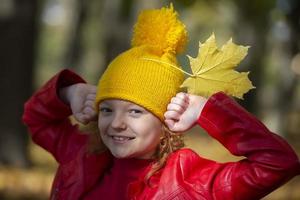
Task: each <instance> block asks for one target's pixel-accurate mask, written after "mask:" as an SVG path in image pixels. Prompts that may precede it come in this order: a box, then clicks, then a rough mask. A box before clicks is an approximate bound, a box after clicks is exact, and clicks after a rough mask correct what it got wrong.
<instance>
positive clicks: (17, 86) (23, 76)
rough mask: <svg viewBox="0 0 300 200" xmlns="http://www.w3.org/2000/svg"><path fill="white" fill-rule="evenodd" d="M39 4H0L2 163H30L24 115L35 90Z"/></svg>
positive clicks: (33, 0)
mask: <svg viewBox="0 0 300 200" xmlns="http://www.w3.org/2000/svg"><path fill="white" fill-rule="evenodd" d="M37 7H38V3H37V0H15V1H11V0H2V1H1V5H0V44H1V45H0V56H1V59H0V66H1V73H0V87H1V98H0V110H1V116H0V127H1V132H0V163H2V164H9V165H15V166H21V167H24V166H28V160H27V159H26V158H27V156H26V152H27V151H26V143H27V134H26V133H25V131H26V130H25V127H24V126H23V125H22V123H21V116H22V113H23V104H24V102H25V101H26V99H27V98H28V97H29V95H30V94H31V90H32V75H33V66H34V52H35V41H36V37H37V29H36V28H37V26H36V24H37V21H36V20H37Z"/></svg>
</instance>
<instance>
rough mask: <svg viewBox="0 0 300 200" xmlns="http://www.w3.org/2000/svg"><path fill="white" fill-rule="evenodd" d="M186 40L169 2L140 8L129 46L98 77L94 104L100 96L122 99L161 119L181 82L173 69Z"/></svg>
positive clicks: (178, 74)
mask: <svg viewBox="0 0 300 200" xmlns="http://www.w3.org/2000/svg"><path fill="white" fill-rule="evenodd" d="M186 42H187V32H186V29H185V26H184V24H183V23H182V22H180V21H179V20H178V18H177V13H176V12H175V11H174V9H173V6H172V5H170V7H169V8H168V7H164V8H161V9H159V10H145V11H142V12H141V13H140V15H139V17H138V21H137V23H136V24H135V27H134V36H133V39H132V48H130V49H129V50H127V51H125V52H123V53H122V54H120V55H119V56H117V57H116V58H115V59H114V60H113V61H112V62H111V63H110V64H109V66H108V67H107V69H106V71H105V72H104V74H103V75H102V77H101V78H100V80H99V83H98V90H97V95H96V106H97V108H98V105H99V103H100V102H101V101H102V100H105V99H122V100H127V101H131V102H133V103H135V104H138V105H140V106H142V107H144V108H146V109H147V110H149V111H150V112H152V113H153V114H154V115H156V116H157V117H158V118H159V119H160V120H161V121H163V120H164V116H163V114H164V112H165V111H166V108H167V105H168V103H169V101H170V99H171V98H172V97H173V96H175V95H176V93H177V92H178V91H179V88H180V85H181V84H182V82H183V78H184V76H183V73H182V72H181V71H179V70H178V69H176V67H177V68H178V67H179V66H178V63H177V59H176V54H177V53H180V52H182V51H183V50H184V47H185V44H186ZM152 60H155V61H156V62H154V61H152ZM157 61H159V62H157ZM172 66H173V67H172ZM174 66H176V67H174ZM179 68H180V67H179Z"/></svg>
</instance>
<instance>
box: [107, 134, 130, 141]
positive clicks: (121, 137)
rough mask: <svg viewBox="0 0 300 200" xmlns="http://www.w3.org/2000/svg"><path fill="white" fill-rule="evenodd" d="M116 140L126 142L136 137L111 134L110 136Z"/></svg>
mask: <svg viewBox="0 0 300 200" xmlns="http://www.w3.org/2000/svg"><path fill="white" fill-rule="evenodd" d="M110 137H111V138H112V139H113V140H114V141H116V142H126V141H129V140H133V139H134V138H135V137H127V136H121V135H119V136H117V135H111V136H110Z"/></svg>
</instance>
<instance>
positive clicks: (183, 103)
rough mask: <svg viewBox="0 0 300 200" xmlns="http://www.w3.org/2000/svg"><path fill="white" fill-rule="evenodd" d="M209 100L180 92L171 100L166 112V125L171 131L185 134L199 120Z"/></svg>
mask: <svg viewBox="0 0 300 200" xmlns="http://www.w3.org/2000/svg"><path fill="white" fill-rule="evenodd" d="M206 102H207V99H206V98H204V97H201V96H196V95H192V94H187V93H183V92H180V93H178V94H177V95H176V96H175V97H173V98H172V99H171V102H170V103H169V104H168V107H167V111H166V112H165V114H164V116H165V123H166V125H167V126H168V128H169V129H170V130H171V131H174V132H184V131H187V130H188V129H190V128H192V127H193V126H194V124H195V123H196V121H197V120H198V118H199V116H200V114H201V111H202V109H203V107H204V105H205V103H206Z"/></svg>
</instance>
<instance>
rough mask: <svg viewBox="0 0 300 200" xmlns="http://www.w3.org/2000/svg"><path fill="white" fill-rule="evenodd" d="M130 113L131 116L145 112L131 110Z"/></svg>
mask: <svg viewBox="0 0 300 200" xmlns="http://www.w3.org/2000/svg"><path fill="white" fill-rule="evenodd" d="M129 113H130V114H142V113H143V111H141V110H138V109H130V110H129Z"/></svg>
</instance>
